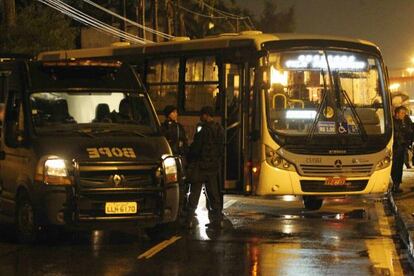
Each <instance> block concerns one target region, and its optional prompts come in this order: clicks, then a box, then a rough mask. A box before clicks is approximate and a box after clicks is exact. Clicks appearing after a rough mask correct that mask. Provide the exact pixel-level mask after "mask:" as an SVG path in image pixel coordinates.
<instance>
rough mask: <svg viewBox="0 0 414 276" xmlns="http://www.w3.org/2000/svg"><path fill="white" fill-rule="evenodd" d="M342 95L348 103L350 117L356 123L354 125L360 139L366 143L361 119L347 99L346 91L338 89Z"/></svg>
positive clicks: (365, 133) (365, 134)
mask: <svg viewBox="0 0 414 276" xmlns="http://www.w3.org/2000/svg"><path fill="white" fill-rule="evenodd" d="M339 90H340V91H341V93H342V95H343V96H344V98H345V100H346V101H347V102H348V104H349V109H351V112H352V115H353V117H354V119H355V121H356V124H357V126H358V129H359V130H360V134H361V138H362V140H364V142H365V141H367V138H368V136H367V132H366V130H365V127H364V124H363V123H362V121H361V118H360V117H359V115H358V112H357V111H356V108H355V106H354V104H353V103H352V101H351V99H350V98H349V96H348V94H347V93H346V91H344V90H342V89H339Z"/></svg>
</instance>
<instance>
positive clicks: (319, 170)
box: [300, 164, 373, 176]
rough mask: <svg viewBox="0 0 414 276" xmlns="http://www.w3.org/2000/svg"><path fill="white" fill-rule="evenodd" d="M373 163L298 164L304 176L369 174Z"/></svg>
mask: <svg viewBox="0 0 414 276" xmlns="http://www.w3.org/2000/svg"><path fill="white" fill-rule="evenodd" d="M372 167H373V164H363V165H360V164H358V165H343V166H342V167H339V168H338V167H336V166H334V165H305V164H301V165H300V170H301V175H304V176H337V175H346V176H367V175H370V174H371V171H372Z"/></svg>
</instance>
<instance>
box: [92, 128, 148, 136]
mask: <svg viewBox="0 0 414 276" xmlns="http://www.w3.org/2000/svg"><path fill="white" fill-rule="evenodd" d="M93 133H95V134H104V133H127V134H135V135H136V136H140V137H147V135H145V134H143V133H141V132H139V131H136V130H129V129H119V128H114V129H102V130H95V131H94V132H93Z"/></svg>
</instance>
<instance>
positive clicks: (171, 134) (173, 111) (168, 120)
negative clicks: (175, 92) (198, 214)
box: [161, 105, 188, 217]
mask: <svg viewBox="0 0 414 276" xmlns="http://www.w3.org/2000/svg"><path fill="white" fill-rule="evenodd" d="M164 115H165V121H164V122H163V123H162V124H161V133H162V135H164V136H165V138H166V139H167V141H168V144H170V147H171V150H172V152H173V154H175V155H179V156H180V158H181V161H182V166H183V169H184V170H185V167H186V155H187V151H188V142H187V136H186V134H185V130H184V127H183V125H182V124H180V123H179V122H178V112H177V108H176V107H175V106H173V105H167V106H166V107H165V108H164ZM180 177H181V176H180ZM187 191H188V186H187V183H183V185H180V199H179V200H180V201H179V215H180V216H181V217H182V216H183V214H184V212H185V206H186V203H187Z"/></svg>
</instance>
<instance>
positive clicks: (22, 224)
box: [16, 193, 40, 243]
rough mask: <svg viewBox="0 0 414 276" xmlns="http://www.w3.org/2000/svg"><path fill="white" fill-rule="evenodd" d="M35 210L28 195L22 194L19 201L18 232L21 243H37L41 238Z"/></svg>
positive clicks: (17, 214)
mask: <svg viewBox="0 0 414 276" xmlns="http://www.w3.org/2000/svg"><path fill="white" fill-rule="evenodd" d="M35 217H36V216H35V210H34V207H33V204H32V202H31V201H30V199H29V197H28V196H27V195H26V194H24V193H23V194H21V195H20V196H19V197H18V200H17V209H16V230H17V239H18V241H19V242H20V243H35V242H36V241H37V240H38V237H39V232H40V231H39V226H38V225H37V223H36V218H35Z"/></svg>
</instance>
